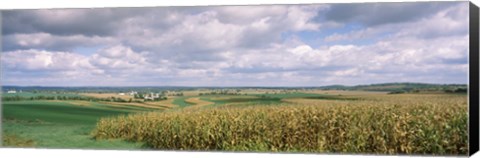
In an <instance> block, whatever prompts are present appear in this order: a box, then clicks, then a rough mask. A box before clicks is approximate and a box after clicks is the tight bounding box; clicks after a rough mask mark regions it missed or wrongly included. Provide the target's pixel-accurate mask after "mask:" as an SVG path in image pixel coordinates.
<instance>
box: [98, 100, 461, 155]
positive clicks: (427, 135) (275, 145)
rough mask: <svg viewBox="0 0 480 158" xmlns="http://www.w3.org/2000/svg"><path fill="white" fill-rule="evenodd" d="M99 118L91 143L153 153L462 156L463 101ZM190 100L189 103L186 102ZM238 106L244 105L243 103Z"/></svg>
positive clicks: (318, 103) (320, 103)
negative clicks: (128, 144)
mask: <svg viewBox="0 0 480 158" xmlns="http://www.w3.org/2000/svg"><path fill="white" fill-rule="evenodd" d="M342 97H345V98H358V99H356V100H323V99H305V98H287V99H282V103H279V104H275V105H270V104H269V105H254V106H242V104H231V105H229V104H226V105H223V106H217V107H212V108H201V109H197V110H176V111H165V112H150V113H140V114H133V115H127V116H120V117H110V118H102V119H101V120H100V121H98V123H97V127H96V129H95V130H94V131H93V132H92V135H93V136H94V137H95V138H96V139H109V138H122V139H126V140H130V141H139V142H144V143H145V144H146V145H147V146H149V147H152V148H156V149H168V150H222V151H268V152H270V151H281V152H315V153H325V152H327V153H328V152H335V153H338V152H340V153H377V154H404V153H405V154H433V155H459V154H461V155H464V154H467V152H468V132H467V120H468V115H467V113H468V109H467V96H466V95H457V94H398V95H387V94H376V95H371V94H369V95H364V94H351V95H345V96H342ZM193 101H196V100H193ZM243 105H249V103H244V104H243Z"/></svg>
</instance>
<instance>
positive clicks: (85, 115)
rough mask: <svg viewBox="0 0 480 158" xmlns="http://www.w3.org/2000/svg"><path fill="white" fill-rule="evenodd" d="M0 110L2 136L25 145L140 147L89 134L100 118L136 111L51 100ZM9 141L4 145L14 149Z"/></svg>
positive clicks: (10, 104)
mask: <svg viewBox="0 0 480 158" xmlns="http://www.w3.org/2000/svg"><path fill="white" fill-rule="evenodd" d="M2 107H3V111H2V112H3V121H2V130H3V134H4V136H7V138H14V139H24V140H30V141H32V142H33V143H31V145H27V146H32V147H48V148H91V149H132V148H141V146H142V145H141V144H139V143H129V142H125V141H122V140H107V141H95V140H93V139H91V136H90V135H89V133H90V131H91V130H93V129H94V127H95V124H96V122H97V121H98V120H99V119H100V118H102V117H112V116H119V115H126V114H129V113H132V112H135V111H133V110H124V109H115V108H107V107H108V106H99V105H93V106H77V105H72V104H68V103H67V102H53V101H15V102H3V103H2ZM4 139H5V138H4ZM11 142H13V143H12V144H9V142H6V143H4V144H3V146H17V145H16V144H15V140H13V141H11Z"/></svg>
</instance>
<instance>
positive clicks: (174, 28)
mask: <svg viewBox="0 0 480 158" xmlns="http://www.w3.org/2000/svg"><path fill="white" fill-rule="evenodd" d="M419 8H421V9H419ZM3 17H4V18H3V26H2V30H3V31H4V33H5V35H4V36H2V41H3V43H2V44H3V51H4V53H2V56H1V57H2V67H3V68H4V69H3V71H4V77H3V81H4V82H5V84H14V85H26V84H29V85H32V84H34V85H63V86H69V85H112V86H135V85H137V86H138V85H140V86H143V85H182V86H318V85H327V84H347V85H354V84H367V83H379V82H397V81H398V82H430V83H432V82H433V83H466V74H467V68H468V19H467V17H468V3H464V2H455V3H454V2H419V3H372V4H321V5H267V6H216V7H161V8H116V9H112V8H110V9H109V8H105V9H71V10H70V9H61V10H16V11H7V12H4V14H3ZM351 23H359V24H360V25H358V26H359V27H355V28H351V27H349V25H351ZM312 37H314V38H319V39H322V40H320V41H316V42H311V38H312ZM364 41H369V42H364ZM79 48H89V49H86V50H84V49H79Z"/></svg>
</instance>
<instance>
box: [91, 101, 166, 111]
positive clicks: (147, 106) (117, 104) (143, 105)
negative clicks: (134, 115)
mask: <svg viewBox="0 0 480 158" xmlns="http://www.w3.org/2000/svg"><path fill="white" fill-rule="evenodd" d="M101 103H103V104H108V105H114V106H134V107H142V108H149V109H161V110H164V109H167V108H166V107H163V106H156V105H151V104H145V103H120V102H101Z"/></svg>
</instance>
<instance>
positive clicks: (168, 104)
mask: <svg viewBox="0 0 480 158" xmlns="http://www.w3.org/2000/svg"><path fill="white" fill-rule="evenodd" d="M173 100H174V99H172V98H168V99H167V100H162V101H155V102H145V103H144V104H147V105H152V106H160V107H165V108H174V107H177V106H178V105H175V104H173Z"/></svg>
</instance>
